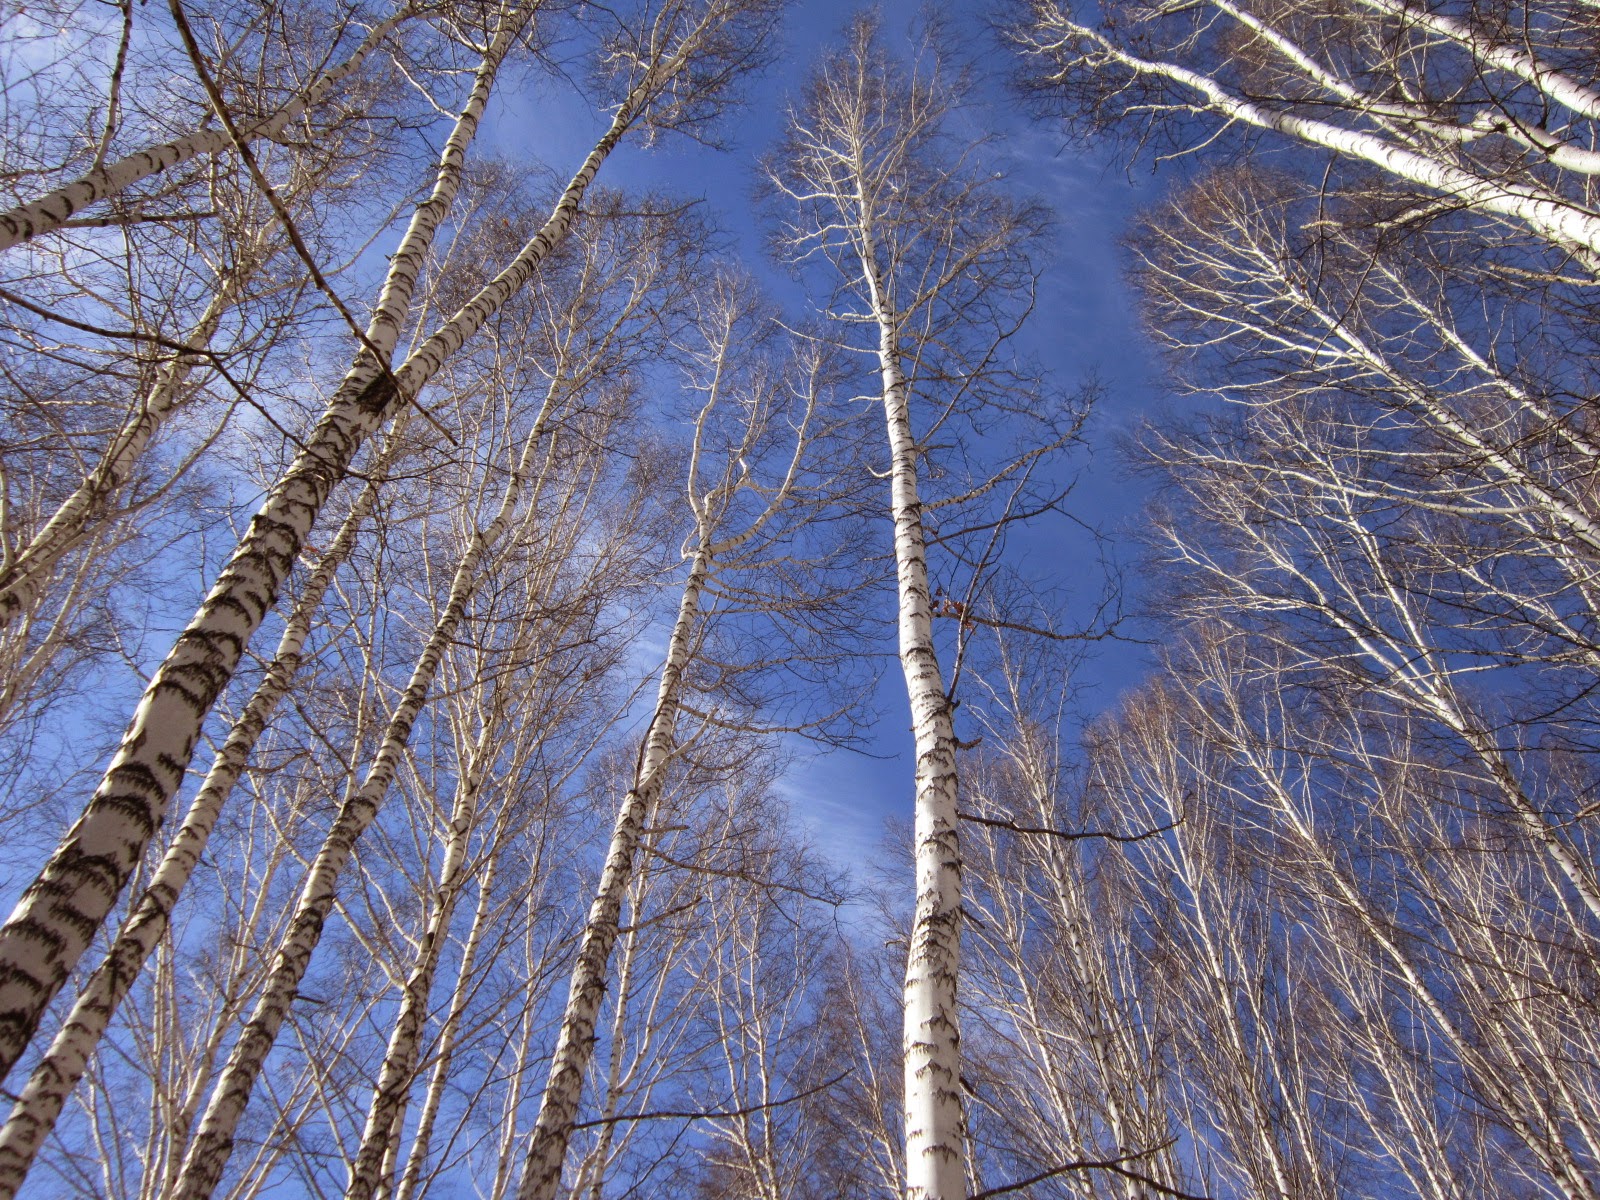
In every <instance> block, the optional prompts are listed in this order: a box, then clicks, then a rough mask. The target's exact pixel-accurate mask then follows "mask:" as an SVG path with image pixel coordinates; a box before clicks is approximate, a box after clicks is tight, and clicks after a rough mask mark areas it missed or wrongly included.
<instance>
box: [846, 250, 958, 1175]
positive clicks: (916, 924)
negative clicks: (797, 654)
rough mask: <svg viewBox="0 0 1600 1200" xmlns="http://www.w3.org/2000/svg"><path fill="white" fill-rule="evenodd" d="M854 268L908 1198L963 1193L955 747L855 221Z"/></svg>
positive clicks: (906, 466) (895, 350)
mask: <svg viewBox="0 0 1600 1200" xmlns="http://www.w3.org/2000/svg"><path fill="white" fill-rule="evenodd" d="M863 246H864V250H863V254H862V263H861V265H862V269H863V273H864V275H865V278H866V282H867V286H868V290H869V294H870V296H871V299H872V306H873V315H874V316H875V317H876V319H877V324H878V365H879V371H880V374H881V377H882V386H883V416H884V425H885V428H886V431H887V434H888V442H889V455H890V460H889V475H890V512H891V516H892V517H893V520H894V557H895V579H896V585H897V591H898V595H899V642H900V669H901V671H902V673H903V674H904V676H905V682H906V695H907V697H908V699H909V700H910V703H911V729H912V734H913V736H914V738H915V744H916V755H917V765H916V828H915V834H914V849H913V853H914V855H915V861H916V885H917V905H916V911H915V915H914V916H913V918H912V923H911V945H910V948H909V952H908V953H907V956H906V981H905V1033H904V1038H905V1041H904V1049H905V1121H906V1125H905V1137H906V1196H907V1197H908V1200H961V1198H962V1197H964V1196H965V1195H966V1186H967V1176H966V1130H965V1126H964V1122H963V1117H962V1107H961V1030H960V1024H959V1017H958V1014H957V1011H956V977H957V971H958V968H959V962H960V950H961V855H960V847H959V844H958V842H957V816H956V739H955V723H954V720H953V718H952V713H951V708H950V698H949V696H948V695H947V694H946V693H945V686H944V677H943V674H942V673H941V671H940V669H939V656H938V653H937V651H936V650H935V649H934V644H933V599H932V594H931V590H930V588H929V587H928V559H927V539H926V536H925V534H924V530H923V525H922V502H921V499H920V498H919V495H918V486H917V468H918V454H919V452H918V449H917V444H916V438H915V436H914V435H913V433H912V429H911V407H910V405H911V386H910V382H909V381H908V380H907V379H906V376H905V371H904V369H903V368H902V366H901V363H902V362H903V360H904V354H903V351H902V349H901V346H900V334H899V314H898V313H896V312H895V311H894V307H893V300H892V298H891V297H890V296H889V295H888V294H887V293H886V289H885V287H884V283H883V277H882V274H881V273H880V271H879V267H878V263H877V259H876V251H875V249H874V247H873V244H872V233H871V225H870V223H868V224H867V225H866V237H865V241H864V242H863Z"/></svg>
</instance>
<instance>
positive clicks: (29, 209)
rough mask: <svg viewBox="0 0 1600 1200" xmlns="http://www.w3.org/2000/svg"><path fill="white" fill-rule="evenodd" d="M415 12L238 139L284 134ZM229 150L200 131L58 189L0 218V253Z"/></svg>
mask: <svg viewBox="0 0 1600 1200" xmlns="http://www.w3.org/2000/svg"><path fill="white" fill-rule="evenodd" d="M417 12H418V10H417V9H415V8H413V7H412V6H411V5H410V4H407V5H405V6H403V7H402V8H400V9H399V10H398V11H397V12H396V13H395V14H394V15H393V16H391V17H388V18H387V19H385V20H383V21H380V22H379V23H378V24H377V25H374V26H373V27H372V30H371V32H369V33H368V34H367V36H366V37H365V38H363V39H362V40H361V44H360V45H359V46H357V47H356V49H355V52H354V53H352V54H351V55H350V57H349V58H347V59H345V60H344V62H342V63H340V64H339V65H338V66H337V67H335V68H334V69H333V70H331V71H328V72H326V73H324V74H322V75H320V76H318V77H317V79H316V80H314V81H313V82H312V84H311V86H310V87H308V88H307V89H306V90H305V91H303V92H301V93H300V94H299V95H298V96H296V97H295V98H294V99H293V100H291V101H289V103H287V104H285V105H284V106H283V107H282V108H280V109H278V110H277V111H276V112H275V113H273V114H272V115H271V116H269V117H265V118H263V119H262V120H260V121H257V122H255V123H254V124H251V125H246V126H243V127H242V128H241V129H240V130H239V132H240V134H241V135H242V136H243V137H244V138H245V139H246V140H248V141H257V140H260V139H261V138H273V137H276V136H277V135H278V134H280V133H282V132H283V130H284V129H286V128H287V127H288V125H289V124H290V122H292V121H295V120H298V119H299V118H300V117H301V116H302V115H303V114H304V113H305V112H306V111H307V110H308V109H310V108H312V107H314V106H315V105H316V104H317V103H319V102H320V101H321V100H322V99H323V97H325V96H326V95H327V94H328V93H329V92H330V91H332V90H333V89H334V88H335V87H337V86H338V85H339V84H340V83H342V82H343V81H344V80H346V79H348V78H349V77H350V76H351V75H353V74H354V73H355V72H356V71H358V70H360V69H361V64H362V63H364V62H365V61H366V60H367V58H368V57H369V56H370V55H371V53H372V52H373V51H374V50H375V49H377V48H378V45H379V44H380V43H381V42H382V41H383V39H384V38H386V37H388V36H389V34H390V33H392V32H393V31H394V29H395V28H396V27H397V26H398V25H400V24H401V23H403V22H404V21H407V20H409V19H411V18H412V17H414V16H416V15H417ZM231 145H233V142H232V140H231V139H230V137H229V136H228V131H227V130H225V129H220V128H218V129H198V130H195V131H194V132H193V133H189V134H186V135H184V136H183V137H181V138H178V139H176V140H175V141H171V142H165V143H163V144H161V145H159V146H151V147H149V148H147V149H144V150H141V151H139V152H138V153H137V154H130V155H128V156H127V157H126V158H122V159H118V160H117V161H116V162H114V163H112V164H110V165H109V166H103V167H99V168H98V169H96V170H93V171H90V172H89V173H88V174H87V175H85V176H83V177H82V178H81V179H79V180H77V181H76V182H74V183H69V184H67V185H66V186H64V187H61V188H57V189H56V190H55V191H53V192H51V193H50V194H49V195H48V196H41V197H40V198H39V199H38V200H35V201H33V202H32V203H30V204H24V205H21V206H20V207H18V208H13V209H12V210H10V211H9V212H5V213H0V251H5V250H9V249H11V247H13V246H17V245H20V244H21V243H23V242H25V241H27V240H29V239H30V238H36V237H39V236H40V235H41V234H46V233H50V232H51V231H53V230H56V229H59V228H61V226H62V225H64V224H65V223H66V222H67V221H68V220H70V219H71V218H72V215H73V214H74V213H77V212H81V211H82V210H83V209H85V208H87V207H89V205H91V204H93V203H95V202H96V201H98V200H104V199H105V198H106V197H108V196H114V195H116V194H117V193H118V192H121V191H124V190H125V189H127V188H129V187H131V186H133V185H134V184H136V183H138V182H139V181H140V180H141V179H149V178H150V177H151V176H152V175H159V174H161V172H163V171H170V170H172V168H174V167H177V166H181V165H182V164H184V163H186V162H188V161H189V160H190V159H192V158H199V157H201V156H204V155H211V154H221V153H222V152H223V151H225V150H227V149H228V148H229V147H230V146H231Z"/></svg>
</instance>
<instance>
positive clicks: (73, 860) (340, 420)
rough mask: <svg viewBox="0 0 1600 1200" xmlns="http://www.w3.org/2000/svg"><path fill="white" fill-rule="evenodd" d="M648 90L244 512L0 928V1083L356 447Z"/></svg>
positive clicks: (416, 385)
mask: <svg viewBox="0 0 1600 1200" xmlns="http://www.w3.org/2000/svg"><path fill="white" fill-rule="evenodd" d="M683 65H684V62H683V55H681V54H680V55H679V56H677V57H675V58H673V59H671V60H670V61H669V66H670V67H671V68H672V72H673V73H676V72H677V71H680V70H682V69H683ZM661 86H663V83H662V71H661V70H651V71H647V72H645V73H644V76H643V79H642V80H641V82H639V83H637V84H636V85H635V87H634V89H633V91H632V92H631V93H630V94H629V96H628V98H627V100H625V101H624V103H623V104H622V105H621V106H620V107H619V108H618V110H617V112H616V114H615V116H614V117H613V119H612V121H611V123H610V125H609V127H608V128H607V129H606V131H605V132H604V133H603V134H602V135H601V137H600V139H599V141H598V142H597V143H596V145H595V147H594V149H593V150H591V151H590V153H589V154H588V156H587V157H586V158H585V159H584V161H583V164H582V165H581V166H580V167H579V169H578V171H577V173H576V174H575V175H574V176H573V177H572V179H571V181H570V182H569V183H568V185H567V187H566V188H565V190H564V191H563V192H562V194H561V197H560V199H559V200H558V201H557V203H556V206H555V208H554V210H553V211H552V212H551V214H550V216H549V218H548V219H547V220H546V222H545V223H544V225H543V226H542V227H541V228H540V229H539V231H538V232H537V233H536V234H534V236H533V237H532V238H530V239H529V241H528V242H527V243H526V244H525V245H524V246H523V247H522V249H521V250H520V251H519V252H518V254H517V256H516V257H515V259H513V260H512V262H511V263H510V264H509V265H508V266H507V267H506V268H505V269H504V270H503V271H501V272H500V274H499V275H498V276H496V277H495V278H494V279H493V280H492V281H491V282H490V283H489V284H487V285H486V286H485V287H484V288H483V289H482V290H480V291H479V292H478V294H477V295H476V296H474V297H473V298H472V300H471V301H469V302H468V303H467V304H466V305H465V306H464V307H463V308H462V309H461V310H460V311H459V312H457V313H456V314H455V315H454V316H452V317H451V318H450V320H449V321H447V322H446V323H445V324H444V325H443V326H442V327H441V328H440V329H439V330H438V331H437V332H435V333H434V334H433V335H432V336H431V337H429V338H428V339H427V340H426V341H425V342H424V343H423V344H422V345H421V346H420V347H418V348H417V350H416V351H415V352H414V353H412V355H411V356H410V357H409V358H408V359H407V361H406V363H405V365H404V366H402V367H401V368H400V369H399V370H398V371H397V372H394V373H393V374H392V375H391V374H389V373H388V372H387V371H385V370H383V369H382V368H380V367H379V366H378V365H376V364H374V363H372V362H371V361H370V360H369V359H368V357H367V356H366V355H365V354H364V355H363V356H362V357H361V359H360V361H358V363H357V365H356V366H355V367H354V368H352V370H351V371H350V373H349V374H348V375H347V376H346V377H345V380H344V382H343V383H342V384H341V385H340V387H339V389H338V391H337V392H336V393H335V395H334V397H333V399H332V400H331V401H330V402H329V405H328V407H327V409H326V410H325V412H324V413H323V416H322V419H321V420H320V421H319V422H318V424H317V427H316V429H315V430H314V431H313V432H312V434H311V435H310V436H309V437H308V438H307V439H306V442H305V444H304V445H303V447H302V448H301V450H300V451H299V452H298V453H297V454H296V456H295V458H294V461H293V463H292V464H291V466H290V468H289V470H288V472H287V473H286V474H285V475H284V477H283V478H282V479H281V480H280V481H279V482H278V483H277V485H275V486H274V487H273V489H272V491H271V492H270V493H269V495H268V497H267V499H266V501H265V503H264V504H263V505H262V507H261V509H260V511H259V512H257V514H256V516H255V517H254V519H253V520H252V521H251V524H250V527H249V529H248V530H247V531H246V533H245V536H244V538H243V539H242V540H241V541H240V543H239V545H238V547H237V548H236V549H235V551H234V552H233V555H232V556H231V558H230V559H229V561H228V563H227V565H226V566H225V567H224V568H223V571H222V573H221V575H220V576H219V577H218V579H217V582H216V583H215V584H214V585H213V587H212V589H211V593H210V594H209V595H208V596H207V597H206V600H205V602H204V603H203V604H202V605H201V607H200V610H199V611H198V612H197V613H196V614H195V616H194V618H193V619H192V620H191V621H190V623H189V626H188V627H187V628H186V629H185V630H184V631H183V633H182V634H180V635H179V638H178V641H177V644H176V645H175V646H174V647H173V649H172V651H171V652H170V653H169V654H168V655H167V658H166V660H165V661H164V662H163V663H162V664H161V666H160V668H159V669H158V670H157V671H156V673H155V676H154V677H153V678H152V679H151V681H150V684H149V686H148V687H147V688H146V690H145V694H144V696H143V698H142V699H141V700H140V702H139V706H138V708H137V709H136V711H135V713H134V717H133V721H132V723H131V724H130V725H129V727H128V730H127V732H126V734H125V735H124V736H123V741H122V745H121V748H120V749H119V750H118V751H117V754H116V756H115V757H114V758H113V759H112V762H111V766H110V768H109V769H108V770H107V772H106V775H105V778H104V779H103V781H102V782H101V784H100V787H99V788H98V789H97V790H96V792H95V795H94V797H93V798H92V799H91V800H90V802H89V805H88V807H87V808H86V809H85V811H84V813H83V815H82V816H81V817H80V818H79V819H78V821H77V822H76V824H74V826H73V827H72V829H71V830H70V831H69V832H68V834H67V836H66V838H65V839H64V841H63V842H62V844H61V846H60V847H59V848H58V849H57V851H56V852H55V854H54V855H53V856H52V857H51V860H50V862H49V863H47V864H46V866H45V868H44V870H43V871H42V872H41V873H40V875H39V877H38V878H37V879H36V880H35V881H34V882H33V883H32V884H31V885H30V886H29V887H28V889H27V891H26V892H24V894H23V896H22V899H21V900H20V901H19V903H18V905H17V907H16V910H15V911H14V912H13V914H12V916H11V918H10V920H8V921H7V923H6V925H5V927H4V928H3V929H0V1078H3V1073H4V1072H8V1071H9V1070H10V1068H11V1066H12V1065H13V1064H14V1063H15V1061H16V1059H17V1057H18V1056H19V1055H20V1054H21V1053H22V1051H23V1049H24V1048H25V1046H26V1045H27V1043H28V1041H29V1040H30V1039H31V1038H32V1036H33V1033H34V1031H35V1029H36V1028H37V1026H38V1021H39V1017H40V1014H41V1013H42V1012H43V1010H44V1008H45V1007H46V1006H47V1005H48V1004H49V1002H50V1000H51V999H52V998H53V997H54V995H55V994H56V992H57V991H58V990H59V989H60V987H61V985H62V983H63V982H64V981H65V979H66V977H67V975H68V973H69V972H70V971H71V969H72V968H73V966H74V965H76V963H77V961H78V958H79V957H80V956H81V955H82V953H83V950H84V947H85V946H86V945H87V944H88V940H89V937H90V936H91V935H92V933H93V931H94V930H95V929H97V928H98V927H99V925H100V922H101V921H103V920H104V919H105V915H106V913H107V912H108V911H109V910H110V908H111V905H112V904H113V903H114V902H115V900H116V898H117V896H118V895H119V894H120V892H121V890H122V887H123V885H124V884H125V883H126V881H127V878H128V875H129V873H130V872H131V871H132V870H133V867H134V865H135V864H136V863H137V862H138V860H139V858H140V856H141V855H142V854H143V852H144V847H145V845H146V844H147V843H148V841H149V839H150V837H151V836H152V835H153V834H154V832H155V830H156V829H157V828H158V827H159V825H160V823H161V820H162V815H163V813H164V812H165V810H166V807H167V804H168V802H169V801H170V800H171V797H172V795H173V793H174V792H175V791H176V790H177V787H178V785H179V783H180V782H181V781H182V778H183V773H184V771H185V770H186V769H187V766H188V763H189V760H190V759H191V758H192V756H193V753H194V747H195V743H196V741H197V740H198V737H199V733H200V727H201V724H202V723H203V721H204V720H205V717H206V715H207V713H209V712H210V710H211V706H212V705H213V704H214V703H215V702H216V699H217V697H218V695H220V693H221V691H222V689H223V687H224V686H226V684H227V682H228V680H229V679H230V678H232V675H233V671H234V669H235V667H236V666H237V665H238V662H239V659H240V656H241V655H242V654H243V652H244V648H245V646H246V645H247V644H248V643H249V641H250V638H251V636H252V635H253V634H254V633H255V631H256V629H257V628H258V627H259V626H260V624H261V621H262V620H263V619H264V617H265V616H266V614H267V612H268V611H269V610H270V609H271V607H272V605H273V603H274V602H275V601H276V598H277V591H278V588H279V587H280V586H281V585H282V583H283V580H284V578H285V577H286V576H287V575H288V572H289V569H290V567H291V566H292V564H293V562H294V560H295V558H296V556H297V555H298V554H299V552H300V549H301V547H302V546H303V545H304V542H305V538H306V536H307V534H308V533H309V532H310V529H311V526H312V524H313V523H314V522H315V520H316V518H317V515H318V513H320V511H321V509H322V505H323V504H324V503H325V502H326V500H327V497H328V495H329V493H330V492H331V491H332V489H333V487H334V485H335V484H336V483H338V482H339V481H340V480H341V479H342V478H343V477H344V475H345V473H346V472H347V471H348V469H349V465H350V463H351V460H352V459H353V458H354V456H355V453H356V451H357V450H358V449H359V448H360V447H361V445H362V443H363V442H364V441H365V440H366V439H367V437H368V436H369V435H370V434H371V433H372V432H373V431H374V430H376V429H377V428H379V427H380V426H381V425H382V423H383V422H384V421H385V420H387V419H388V417H389V416H390V415H392V413H393V412H394V410H395V409H396V408H397V407H398V406H399V405H400V404H404V403H416V396H417V394H418V393H419V391H420V390H421V389H422V387H423V386H424V385H425V384H426V383H427V382H428V381H429V380H431V379H432V378H433V376H434V375H435V374H436V373H437V372H438V370H439V369H440V367H441V366H442V365H443V364H444V362H445V360H446V359H447V358H448V357H449V356H450V355H451V354H453V353H455V351H456V350H458V349H459V348H460V347H461V346H462V344H463V343H464V342H465V341H466V340H467V339H468V338H469V337H471V336H472V335H473V334H474V333H475V332H476V331H477V330H478V329H479V328H481V327H482V325H483V323H484V322H485V321H486V320H488V319H489V317H490V316H492V315H493V314H494V313H495V312H496V311H497V310H498V309H499V308H500V306H501V305H503V304H504V303H505V302H506V301H507V300H508V299H509V298H510V297H511V296H513V295H515V294H516V293H517V292H518V291H519V290H520V289H521V288H522V286H523V285H524V284H525V283H526V282H527V281H528V280H529V278H531V277H532V275H533V273H534V270H535V269H536V268H537V267H538V265H539V263H540V262H542V261H543V260H544V259H545V258H546V257H547V256H548V255H549V253H550V252H551V250H553V249H554V247H555V246H557V245H558V244H559V243H560V242H561V241H562V240H563V239H564V238H565V236H566V234H567V231H568V230H569V229H570V227H571V225H572V221H573V219H574V218H575V217H576V215H577V211H578V206H579V204H580V202H581V201H582V198H583V196H584V194H585V193H586V192H587V190H588V188H589V184H590V183H591V182H592V181H593V179H594V177H595V175H596V173H597V172H598V171H599V169H600V166H601V164H602V163H604V161H605V160H606V158H607V157H608V156H609V154H610V153H611V151H612V150H613V149H614V148H615V147H616V145H617V144H618V143H619V142H620V141H621V139H622V137H623V135H624V134H625V133H626V132H627V131H628V129H629V128H630V127H631V126H632V125H633V124H634V122H635V121H636V120H637V119H638V118H639V116H640V115H641V113H642V111H643V108H644V106H645V104H646V103H647V102H648V101H649V100H650V99H651V97H652V95H653V94H654V93H655V91H656V90H657V89H659V88H660V87H661ZM475 99H476V96H475ZM480 114H481V105H480V106H479V108H478V109H477V110H476V111H474V112H472V113H471V121H470V122H469V123H468V125H469V128H475V126H476V122H477V118H478V116H479V115H480ZM466 116H467V114H465V113H464V114H463V118H464V120H465V118H466ZM457 132H458V133H460V132H461V126H458V128H457ZM469 138H470V132H468V133H466V134H464V135H463V137H462V138H461V139H460V141H459V143H457V142H453V143H452V145H451V146H450V147H449V148H447V154H449V153H450V152H451V151H454V150H460V149H463V148H464V145H465V141H466V140H468V139H469ZM459 175H460V161H459V159H452V160H451V162H450V168H449V170H447V171H441V173H440V177H439V180H438V184H437V186H436V187H435V192H434V195H433V196H432V197H430V199H429V201H428V202H427V203H426V204H424V206H423V207H422V208H420V209H419V210H418V212H417V214H416V216H415V217H414V218H413V222H412V228H411V229H410V230H408V231H407V235H406V238H405V240H404V242H403V243H402V248H401V250H399V251H397V252H396V254H395V256H394V262H393V265H392V267H391V273H390V276H389V282H388V284H387V285H386V288H385V292H386V296H391V295H392V296H396V297H398V296H402V295H403V296H404V297H405V299H406V300H409V295H410V287H411V281H412V280H414V279H415V277H416V273H417V272H418V271H419V270H420V268H421V264H422V259H423V250H424V249H425V246H426V244H427V242H428V241H429V240H430V239H431V236H432V233H433V231H434V229H436V228H437V226H438V224H439V222H440V220H442V218H443V215H444V213H445V211H447V209H448V201H449V199H450V198H452V197H453V196H454V193H455V190H456V186H457V182H458V180H459ZM435 201H438V203H435ZM387 312H388V310H387V309H383V310H381V311H380V314H378V315H375V317H374V320H373V323H372V325H371V327H370V328H369V331H368V339H369V341H371V342H372V343H373V344H374V345H375V346H376V347H378V349H379V350H380V351H381V352H384V353H387V352H388V350H389V349H390V348H391V347H392V345H393V341H392V337H391V335H390V333H389V329H390V328H392V324H391V320H392V319H391V318H390V317H388V316H387V315H386V314H387Z"/></svg>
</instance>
